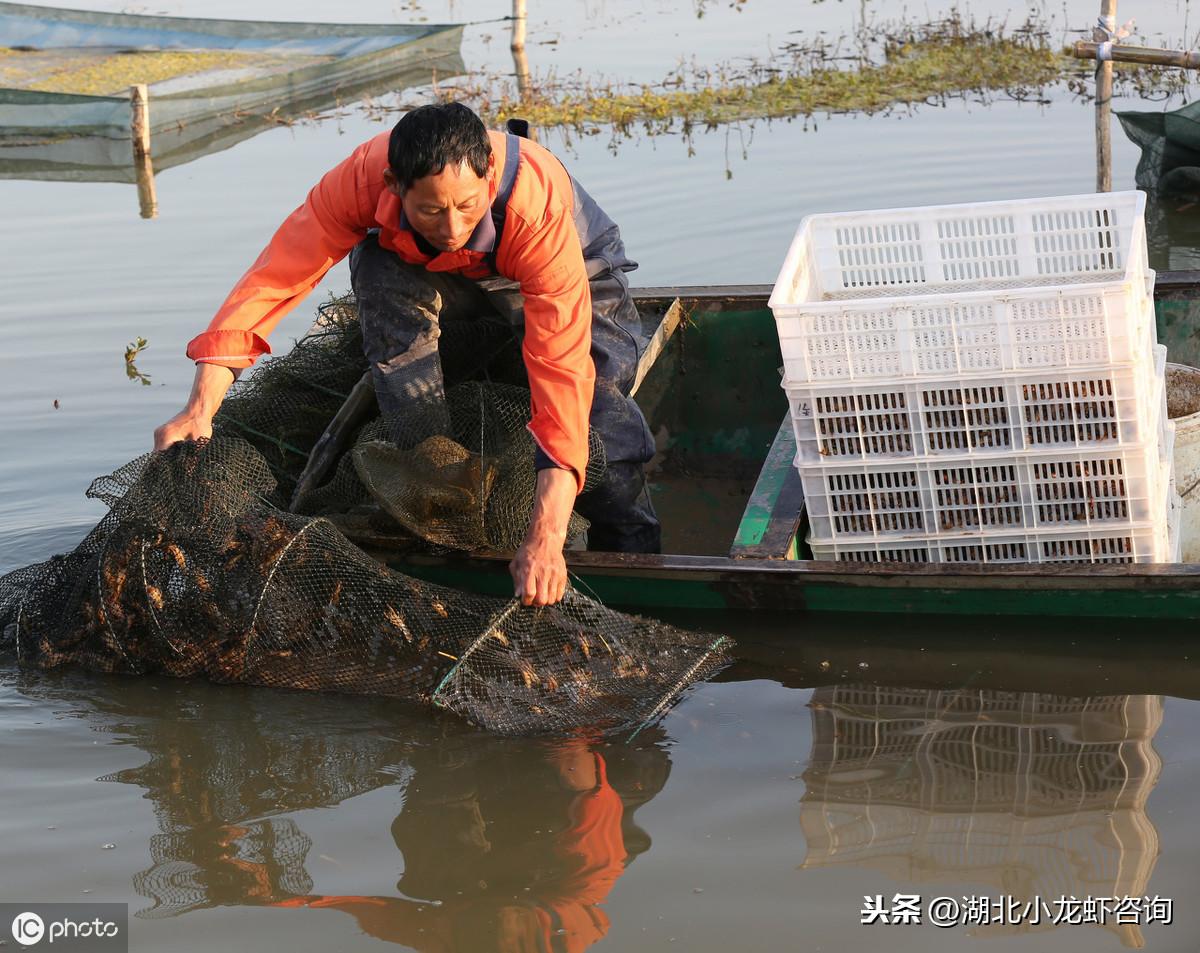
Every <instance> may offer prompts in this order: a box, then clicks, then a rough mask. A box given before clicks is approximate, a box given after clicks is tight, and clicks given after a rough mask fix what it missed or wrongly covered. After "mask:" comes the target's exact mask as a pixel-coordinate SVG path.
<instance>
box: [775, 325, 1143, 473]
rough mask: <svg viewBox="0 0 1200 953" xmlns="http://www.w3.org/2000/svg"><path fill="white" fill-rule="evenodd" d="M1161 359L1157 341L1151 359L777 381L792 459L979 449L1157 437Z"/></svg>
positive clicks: (1099, 444) (1104, 444) (1101, 444)
mask: <svg viewBox="0 0 1200 953" xmlns="http://www.w3.org/2000/svg"><path fill="white" fill-rule="evenodd" d="M1165 365H1166V349H1165V348H1163V347H1161V346H1156V347H1155V349H1154V364H1153V366H1151V365H1150V364H1149V363H1148V362H1147V361H1141V362H1139V363H1138V364H1124V365H1117V366H1113V367H1108V368H1096V369H1090V370H1061V371H1057V372H1054V373H1050V372H1038V373H1017V372H1013V373H1011V374H1007V375H998V376H995V377H986V378H979V379H975V380H971V381H956V380H930V381H893V382H880V383H867V384H857V383H855V384H841V385H816V384H796V383H794V382H792V381H787V380H785V381H784V383H783V387H784V390H785V391H786V392H787V395H788V403H789V405H790V407H791V416H792V426H793V429H794V431H795V434H796V463H797V465H806V466H807V465H818V466H820V465H825V464H829V463H851V462H870V461H874V460H885V459H892V460H897V459H919V458H922V457H927V456H943V455H944V456H971V457H974V456H979V457H983V456H987V455H991V454H1012V453H1019V452H1022V451H1029V450H1074V449H1092V448H1109V447H1127V446H1135V445H1140V446H1146V445H1149V444H1151V443H1156V442H1157V441H1158V440H1159V435H1160V434H1159V432H1160V429H1161V427H1160V424H1161V419H1160V416H1159V409H1158V406H1159V404H1160V403H1161V395H1160V393H1159V388H1160V386H1161V385H1160V383H1159V382H1160V381H1161V380H1162V378H1163V373H1164V368H1165Z"/></svg>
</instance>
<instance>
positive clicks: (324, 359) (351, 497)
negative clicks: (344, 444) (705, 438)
mask: <svg viewBox="0 0 1200 953" xmlns="http://www.w3.org/2000/svg"><path fill="white" fill-rule="evenodd" d="M447 331H448V333H444V334H443V335H442V338H441V340H440V341H439V353H440V355H441V361H442V366H443V371H444V375H445V380H446V384H447V388H446V394H445V397H444V398H436V399H433V398H431V399H429V400H426V401H423V402H419V403H416V404H415V405H414V406H413V408H412V409H410V410H407V411H406V412H405V413H404V414H402V415H401V414H397V415H389V416H384V417H381V416H378V415H377V414H376V413H374V412H372V414H371V415H370V417H369V419H367V420H366V421H364V422H363V423H361V424H360V425H359V426H358V427H357V429H356V431H355V433H354V435H353V436H352V438H351V440H350V443H351V444H352V446H351V447H350V449H349V450H348V452H346V453H345V454H344V456H343V457H342V458H341V460H340V462H339V463H338V464H337V466H336V468H335V469H334V472H333V474H332V475H331V477H330V478H329V479H328V480H326V481H325V482H324V483H322V484H319V485H318V486H316V487H313V488H311V489H307V490H305V491H304V492H302V493H301V494H300V496H299V498H298V499H296V500H295V501H294V502H292V503H291V508H292V509H295V510H296V511H298V512H301V513H305V514H308V515H314V516H317V515H320V516H328V517H330V518H331V519H332V520H333V522H334V523H335V524H336V525H337V526H338V528H339V529H341V530H342V531H343V532H345V533H346V534H347V535H350V536H351V537H353V536H354V535H355V534H357V533H365V534H368V535H370V536H371V537H378V536H379V535H385V536H401V537H405V538H408V539H409V540H411V541H420V542H423V543H426V544H428V545H429V546H430V547H437V548H442V549H456V550H465V551H475V552H477V551H482V550H499V551H511V550H514V549H516V548H517V547H518V546H519V545H520V544H521V541H522V539H524V536H525V532H526V530H527V529H528V526H529V520H530V517H531V515H532V512H533V503H534V497H535V491H536V486H537V471H536V469H535V464H534V442H533V437H532V435H531V434H530V432H529V429H528V425H529V422H530V418H531V414H530V397H529V390H528V388H527V387H524V386H521V377H522V375H523V369H522V368H521V366H520V351H519V348H517V347H516V344H515V340H514V339H513V337H512V333H511V330H510V329H508V328H507V327H505V328H503V329H501V331H502V332H503V333H502V334H499V333H498V332H497V327H496V325H495V324H494V323H489V322H486V321H478V322H463V323H461V324H459V325H450V326H449V328H448V329H447ZM514 358H515V360H514ZM366 368H367V363H366V359H365V358H364V357H363V351H362V331H361V329H360V326H359V323H358V313H357V308H356V306H355V303H354V300H353V298H350V297H346V298H339V299H335V300H333V301H330V302H328V303H327V304H325V305H323V306H322V307H321V308H320V309H319V310H318V317H317V320H316V322H315V323H314V325H313V327H312V328H311V329H310V330H309V332H308V333H307V334H306V335H305V336H304V337H303V338H301V340H300V341H298V342H297V343H296V345H295V347H293V348H292V350H291V351H289V352H288V353H287V354H286V355H284V356H282V357H278V358H272V359H271V360H268V361H264V362H263V363H262V365H261V366H260V367H259V368H258V369H257V370H256V371H255V373H254V374H253V375H251V376H250V377H249V378H248V379H247V380H245V381H239V382H238V383H237V384H235V385H234V387H233V389H232V390H231V392H230V395H229V396H228V397H227V398H226V399H225V402H224V403H223V404H222V406H221V410H220V412H219V413H218V415H217V418H216V420H215V421H214V431H215V433H217V434H229V435H236V436H239V437H242V438H243V439H245V440H247V441H248V442H249V443H250V444H251V445H253V447H254V448H255V449H256V450H258V452H259V453H260V454H262V456H263V458H264V460H265V461H266V463H267V465H268V466H269V468H270V470H271V473H272V474H273V475H274V477H275V478H276V480H277V482H278V484H279V491H278V492H279V495H278V497H277V499H276V502H278V503H279V504H280V506H281V507H284V506H286V505H287V504H288V501H290V500H292V497H293V493H294V491H295V489H296V486H297V482H298V480H299V478H300V476H301V473H302V471H303V470H304V467H305V464H306V463H307V461H308V459H309V456H310V454H311V452H312V448H313V446H314V445H315V444H316V443H317V440H318V438H320V437H321V435H322V433H323V432H324V431H325V428H326V426H327V425H328V423H329V421H330V419H331V418H333V417H334V415H335V414H336V413H337V412H338V410H339V408H340V407H341V406H342V404H343V402H344V401H345V400H346V398H347V396H348V395H349V394H350V391H351V390H352V389H353V388H354V386H355V384H356V383H358V381H359V380H360V378H361V377H362V375H363V373H364V372H365V371H366ZM497 377H499V378H501V379H500V380H496V379H495V378H497ZM588 450H589V455H588V465H587V470H586V473H585V485H584V489H589V488H591V487H593V486H595V484H596V482H597V481H598V480H599V478H600V477H601V476H602V475H603V473H604V467H605V459H604V448H603V444H602V443H601V442H600V439H599V438H598V437H597V436H596V434H595V433H589V440H588ZM587 527H588V523H587V521H586V520H585V519H584V518H583V517H581V516H579V515H578V514H577V513H576V514H572V515H571V520H570V523H569V524H568V527H567V538H568V540H569V541H570V540H574V539H577V538H579V537H580V536H582V535H583V533H584V532H586V530H587Z"/></svg>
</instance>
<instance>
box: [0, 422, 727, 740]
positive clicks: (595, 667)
mask: <svg viewBox="0 0 1200 953" xmlns="http://www.w3.org/2000/svg"><path fill="white" fill-rule="evenodd" d="M276 493H277V485H276V480H275V477H274V476H273V474H272V472H271V467H270V466H269V464H268V462H267V461H266V460H265V459H264V458H263V456H262V455H261V454H260V453H259V452H258V451H257V450H256V449H255V448H254V447H252V446H251V445H250V444H249V443H247V442H246V441H244V440H241V439H238V438H233V437H227V436H220V437H215V438H214V439H212V440H210V441H205V442H200V443H184V444H177V445H176V446H174V447H172V448H170V449H169V450H166V451H163V452H161V453H157V454H149V455H147V456H144V457H141V458H139V459H138V460H135V461H133V462H132V463H129V464H127V465H126V466H124V467H122V468H121V469H119V470H118V471H116V472H115V473H113V474H112V475H110V476H106V477H102V478H100V479H98V480H96V481H95V482H94V483H93V484H92V486H91V488H90V489H89V490H88V495H89V496H90V497H92V498H95V499H99V500H102V501H103V502H104V503H105V504H106V505H107V506H108V507H109V511H108V514H107V515H106V516H105V518H104V519H103V520H101V521H100V523H99V524H98V525H97V526H96V527H95V529H94V530H92V532H91V533H90V534H89V535H88V536H87V537H86V538H85V539H84V540H83V542H82V543H81V544H80V545H79V546H78V547H77V548H76V549H75V550H74V551H73V552H71V553H69V554H66V555H62V556H56V557H54V558H52V559H50V560H48V561H46V562H44V563H41V564H38V565H35V566H30V567H28V568H25V569H20V570H17V571H15V572H12V573H9V574H8V575H6V576H4V577H2V578H0V633H2V637H0V638H2V642H3V644H4V645H6V646H8V647H9V648H11V649H13V650H15V652H16V654H17V656H18V659H19V661H20V662H21V663H24V664H28V665H33V666H37V667H41V668H55V667H57V666H60V665H66V664H73V665H79V666H83V667H85V668H88V669H93V670H98V671H103V672H117V673H130V674H140V673H162V674H166V675H175V676H206V677H208V678H210V679H212V680H214V681H219V682H235V683H248V684H255V685H268V686H274V687H279V688H293V689H309V690H329V691H342V692H352V693H365V694H375V695H386V696H391V697H395V698H401V699H406V700H409V701H411V702H414V703H418V704H424V705H429V706H437V707H440V708H443V709H447V710H449V711H452V712H454V713H456V714H458V715H461V716H462V717H463V718H465V719H467V720H468V721H470V722H472V723H473V724H476V725H478V726H480V727H483V728H486V729H489V730H491V731H495V732H499V733H504V734H531V733H559V732H565V731H570V730H573V729H578V728H586V729H590V730H597V731H601V732H606V733H609V732H621V731H625V730H630V729H633V730H636V729H638V728H639V727H640V726H642V725H644V724H647V723H648V722H651V721H653V720H655V719H656V718H658V717H659V716H660V715H661V714H662V713H663V712H664V711H665V710H666V708H667V707H668V706H669V705H670V704H671V703H672V702H673V701H674V700H675V699H677V698H678V697H679V695H680V693H681V692H682V691H683V690H684V689H685V688H686V687H687V686H688V685H689V684H691V683H692V682H694V681H696V680H697V679H702V678H705V677H708V676H709V675H711V674H712V673H714V672H715V671H716V670H718V669H719V668H720V667H721V666H722V665H723V664H724V663H725V662H726V661H727V659H728V651H729V643H728V641H727V640H725V639H723V638H714V637H712V636H707V635H697V634H693V633H689V632H685V631H682V630H679V629H676V628H673V627H671V626H667V625H663V624H661V623H658V622H655V621H651V620H647V619H641V618H636V617H633V616H628V615H623V614H621V613H617V612H614V611H611V610H609V609H606V608H605V607H603V606H602V605H600V604H599V603H597V602H595V601H593V600H591V599H589V598H586V597H584V596H583V595H580V594H578V593H575V592H571V593H569V594H568V596H567V597H566V598H565V599H564V600H563V601H562V602H561V603H559V604H557V605H555V606H550V607H542V608H533V607H525V606H521V605H520V604H519V603H516V602H508V603H506V602H504V601H503V600H499V599H490V598H486V597H481V596H477V595H471V594H467V593H464V592H459V591H456V590H452V589H448V588H444V587H440V586H436V585H432V584H429V583H426V582H423V581H419V580H417V579H413V578H409V577H407V576H404V575H401V574H399V573H396V572H393V571H391V570H389V569H387V568H386V567H384V566H383V565H381V564H380V563H378V562H376V561H375V560H373V559H372V558H371V557H370V556H368V555H367V554H366V553H364V552H363V551H362V550H360V549H359V548H357V547H356V546H355V545H354V544H353V543H351V542H350V541H349V540H348V539H347V538H346V537H345V536H343V535H342V533H340V532H339V531H338V530H337V528H336V527H335V526H334V525H333V523H332V522H331V521H330V520H328V519H326V518H324V517H320V516H317V517H313V516H308V515H301V514H293V513H288V512H286V511H284V510H282V509H280V508H279V507H278V506H277V505H275V503H274V502H273V500H275V499H277V496H276Z"/></svg>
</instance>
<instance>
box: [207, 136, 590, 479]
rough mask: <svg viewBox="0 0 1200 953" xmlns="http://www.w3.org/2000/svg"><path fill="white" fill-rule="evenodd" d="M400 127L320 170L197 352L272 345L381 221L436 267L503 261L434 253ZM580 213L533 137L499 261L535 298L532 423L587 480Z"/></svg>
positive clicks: (496, 153) (528, 359) (527, 347)
mask: <svg viewBox="0 0 1200 953" xmlns="http://www.w3.org/2000/svg"><path fill="white" fill-rule="evenodd" d="M488 135H489V137H490V138H491V142H492V153H493V163H492V166H491V169H490V170H489V173H488V176H489V179H490V188H491V195H492V197H493V198H494V197H495V194H496V188H497V184H498V179H499V174H500V170H502V169H503V168H504V158H505V135H504V134H503V133H500V132H490V133H488ZM389 137H390V133H387V132H384V133H380V134H379V135H378V136H376V137H375V138H373V139H371V140H369V141H367V142H365V143H363V144H362V145H361V146H359V147H358V148H357V149H355V150H354V152H353V153H351V154H350V156H349V158H347V159H346V160H345V161H343V162H342V163H341V164H340V165H338V166H337V167H335V168H334V169H333V170H331V171H330V172H328V173H326V174H325V175H324V176H323V177H322V178H321V181H320V182H318V183H317V184H316V186H315V187H314V188H313V190H312V191H311V192H309V194H308V198H307V199H306V200H305V202H304V204H303V205H301V206H300V207H299V208H298V209H296V210H295V211H294V212H292V214H291V215H289V216H288V217H287V219H286V220H285V221H284V223H283V224H282V225H281V226H280V227H279V230H278V231H276V232H275V235H274V236H273V237H272V238H271V241H270V243H269V244H268V245H267V247H266V248H265V249H264V250H263V252H262V254H261V255H259V256H258V260H257V261H255V263H254V264H253V265H252V266H251V268H250V270H249V271H247V272H246V274H245V275H243V276H242V278H241V280H240V281H239V282H238V283H237V285H235V286H234V289H233V291H232V292H230V294H229V297H228V298H226V299H225V303H224V304H223V305H221V308H220V309H219V310H218V311H217V314H216V317H214V318H213V320H212V323H211V324H209V326H208V330H207V331H205V332H204V333H203V334H200V335H199V336H197V337H196V338H194V339H193V340H192V341H191V343H190V344H188V349H187V353H188V357H190V358H192V359H193V360H195V361H197V362H206V363H210V364H221V365H224V366H225V367H231V368H240V367H249V366H250V365H251V364H253V363H254V361H255V360H257V359H258V357H259V356H260V355H262V354H269V353H270V352H271V348H270V346H269V345H268V344H267V340H266V339H267V336H268V335H269V334H270V333H271V331H272V329H273V328H274V327H275V325H277V324H278V323H279V321H280V320H281V319H282V318H283V316H284V315H285V314H287V313H288V312H289V311H291V310H292V308H294V307H295V306H296V305H297V304H299V303H300V301H301V299H303V298H304V296H305V295H307V294H308V293H309V292H310V291H311V290H312V289H313V288H314V287H315V286H316V285H317V283H318V282H319V281H320V280H321V279H322V278H323V277H324V276H325V273H326V272H327V271H329V269H330V268H332V267H333V266H334V265H335V264H337V263H338V262H339V261H341V260H342V258H344V257H345V256H346V255H348V254H349V253H350V250H351V249H352V248H353V247H354V246H355V245H356V244H358V242H359V241H361V240H362V239H363V238H364V237H365V236H366V234H367V231H368V229H371V228H378V229H379V230H380V233H379V243H380V244H381V245H382V246H383V247H384V248H387V249H390V250H392V251H394V252H395V253H396V254H398V255H399V256H400V257H401V258H402V259H404V260H405V261H407V262H410V263H412V264H421V265H424V266H425V267H426V268H427V269H428V270H429V271H448V272H454V273H456V274H462V275H465V276H467V277H469V278H482V277H486V276H488V275H491V274H492V273H493V272H492V270H491V268H490V267H489V266H488V264H487V261H486V251H483V250H471V249H470V248H461V249H459V250H457V251H453V252H443V253H441V254H438V255H436V256H428V255H425V254H423V253H422V252H421V251H420V249H418V247H417V243H416V240H415V238H414V236H413V233H412V232H411V231H409V230H408V229H407V228H401V226H400V199H399V198H397V197H396V196H395V195H393V194H392V193H391V192H390V191H389V190H388V189H387V188H386V187H385V185H384V181H383V170H384V169H385V168H386V167H387V153H388V139H389ZM573 214H574V197H573V192H572V187H571V179H570V176H568V175H567V172H566V170H565V169H564V168H563V166H562V164H561V163H560V162H559V161H558V159H556V158H555V157H554V155H552V154H551V153H550V152H549V151H547V150H546V149H544V148H542V147H541V146H539V145H537V144H536V143H533V142H530V141H528V140H522V141H521V146H520V164H519V165H518V167H517V176H516V180H515V182H514V184H513V190H512V196H511V198H510V199H509V202H508V211H507V214H506V216H505V220H504V229H503V234H502V237H501V240H500V247H499V248H498V249H497V250H496V270H497V271H498V272H499V273H500V274H501V275H502V276H504V277H505V278H508V279H510V280H512V281H516V282H518V283H519V285H520V288H521V293H522V295H523V296H524V298H525V343H524V347H523V350H524V358H525V366H526V368H527V369H528V372H529V389H530V392H531V395H532V411H533V419H532V421H531V423H530V425H529V429H530V432H531V433H532V434H533V436H534V439H535V440H536V441H537V443H538V445H539V446H540V447H541V448H542V450H543V451H545V452H546V454H547V455H549V456H550V458H551V459H552V460H554V462H555V463H557V464H559V465H560V466H562V467H565V468H567V469H569V470H571V471H572V472H573V473H574V474H575V479H576V483H577V485H578V487H579V488H580V489H582V487H583V478H584V468H585V467H586V465H587V429H588V416H589V414H590V412H591V406H592V391H593V387H594V383H595V368H594V367H593V365H592V359H591V355H590V350H591V321H592V302H591V292H590V289H589V286H588V276H587V272H586V270H585V268H584V263H583V250H582V248H581V246H580V240H579V234H578V232H577V231H576V227H575V224H574V221H573ZM479 227H480V228H483V229H491V227H492V223H491V216H490V215H487V214H485V215H484V217H483V219H482V221H481V223H480V226H479ZM478 235H479V230H478V229H477V231H476V236H478ZM468 244H469V245H478V244H479V243H478V242H475V241H471V242H469V243H468Z"/></svg>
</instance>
